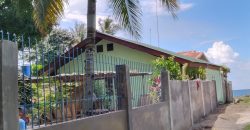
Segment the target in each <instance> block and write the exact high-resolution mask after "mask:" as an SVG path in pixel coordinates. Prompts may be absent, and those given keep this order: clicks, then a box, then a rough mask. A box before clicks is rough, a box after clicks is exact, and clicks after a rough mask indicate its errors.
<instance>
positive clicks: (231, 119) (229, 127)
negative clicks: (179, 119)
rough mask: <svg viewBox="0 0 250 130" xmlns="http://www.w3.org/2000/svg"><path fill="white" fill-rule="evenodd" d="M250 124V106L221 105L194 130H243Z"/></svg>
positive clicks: (196, 125)
mask: <svg viewBox="0 0 250 130" xmlns="http://www.w3.org/2000/svg"><path fill="white" fill-rule="evenodd" d="M247 124H250V105H245V104H230V105H221V106H219V107H218V108H217V109H216V110H215V111H214V112H213V113H211V114H210V115H209V116H207V117H205V118H203V119H201V121H200V122H199V123H197V124H195V125H194V127H193V130H243V128H244V127H245V126H246V125H247Z"/></svg>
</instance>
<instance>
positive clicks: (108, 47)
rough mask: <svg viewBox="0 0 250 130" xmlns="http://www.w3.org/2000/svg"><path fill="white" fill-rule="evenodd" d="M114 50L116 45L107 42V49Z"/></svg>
mask: <svg viewBox="0 0 250 130" xmlns="http://www.w3.org/2000/svg"><path fill="white" fill-rule="evenodd" d="M113 50H114V45H113V44H112V43H111V44H107V51H113Z"/></svg>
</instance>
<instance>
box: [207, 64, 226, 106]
mask: <svg viewBox="0 0 250 130" xmlns="http://www.w3.org/2000/svg"><path fill="white" fill-rule="evenodd" d="M206 71H207V80H215V82H216V91H217V100H218V102H220V103H225V97H224V94H223V79H222V76H221V73H220V71H219V70H212V69H206Z"/></svg>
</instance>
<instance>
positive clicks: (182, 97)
mask: <svg viewBox="0 0 250 130" xmlns="http://www.w3.org/2000/svg"><path fill="white" fill-rule="evenodd" d="M170 89H171V101H170V102H171V107H172V109H171V113H172V117H171V120H172V124H173V126H172V127H173V130H187V129H189V128H191V127H192V124H193V123H195V122H197V121H199V120H200V119H201V117H203V116H206V115H208V114H209V113H210V112H212V111H213V110H214V109H215V107H216V104H217V98H216V88H215V82H214V81H174V80H173V81H170Z"/></svg>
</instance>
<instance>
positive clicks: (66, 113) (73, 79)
mask: <svg viewBox="0 0 250 130" xmlns="http://www.w3.org/2000/svg"><path fill="white" fill-rule="evenodd" d="M0 34H1V40H3V39H6V40H9V41H13V42H14V43H15V44H17V45H18V49H19V51H18V88H19V99H18V100H19V106H20V109H22V111H23V112H24V113H25V114H24V115H22V117H21V118H23V119H24V120H25V121H26V123H27V126H28V128H32V129H35V128H39V127H42V126H48V125H53V124H57V123H60V122H65V121H70V120H76V119H79V118H85V117H88V116H94V115H99V114H103V113H108V112H111V111H118V110H120V109H121V107H120V106H119V105H120V104H121V98H123V97H122V96H121V95H120V93H119V91H120V90H118V89H119V88H118V87H117V83H116V81H119V80H117V79H119V78H120V77H117V75H116V70H115V66H116V65H123V64H126V65H127V66H128V67H129V69H130V71H129V74H130V85H131V93H132V106H133V107H139V106H144V105H149V104H152V103H156V102H159V98H160V90H161V89H160V82H159V81H160V79H159V78H158V77H153V76H152V71H153V68H152V66H151V64H149V63H140V62H137V61H131V60H128V59H123V58H121V57H114V56H112V55H107V54H102V53H96V54H95V55H94V75H93V80H94V85H93V88H92V90H93V94H92V96H91V98H86V93H85V89H86V82H85V81H86V73H85V52H84V51H85V50H84V48H83V47H78V46H77V45H76V46H75V47H73V48H68V47H67V46H64V45H59V44H58V46H56V47H54V48H49V47H48V46H49V45H46V44H43V43H41V42H40V41H38V40H35V39H32V38H29V37H28V38H25V36H16V35H11V34H10V33H4V32H3V31H0ZM90 100H91V102H92V103H91V104H87V103H86V102H87V101H90Z"/></svg>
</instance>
